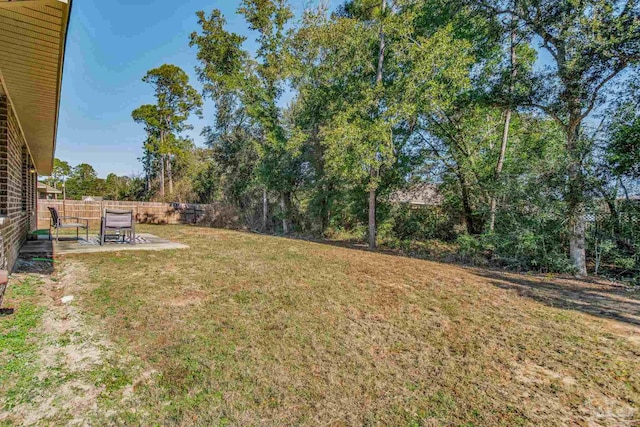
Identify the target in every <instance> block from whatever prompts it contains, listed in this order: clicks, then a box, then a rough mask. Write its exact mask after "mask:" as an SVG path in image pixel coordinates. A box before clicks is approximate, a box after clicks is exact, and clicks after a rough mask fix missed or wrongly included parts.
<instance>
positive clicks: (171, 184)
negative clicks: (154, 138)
mask: <svg viewBox="0 0 640 427" xmlns="http://www.w3.org/2000/svg"><path fill="white" fill-rule="evenodd" d="M167 178H168V179H169V195H170V196H171V195H172V194H173V172H172V171H171V155H170V154H168V155H167Z"/></svg>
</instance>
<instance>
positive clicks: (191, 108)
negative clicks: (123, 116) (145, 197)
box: [134, 64, 202, 200]
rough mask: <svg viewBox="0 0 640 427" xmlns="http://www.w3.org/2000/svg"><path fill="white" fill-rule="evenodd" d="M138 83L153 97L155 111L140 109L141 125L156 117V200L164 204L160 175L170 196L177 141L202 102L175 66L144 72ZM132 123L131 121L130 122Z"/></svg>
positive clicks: (181, 71) (177, 150) (166, 65)
mask: <svg viewBox="0 0 640 427" xmlns="http://www.w3.org/2000/svg"><path fill="white" fill-rule="evenodd" d="M142 81H143V82H145V83H149V84H151V85H153V87H154V90H155V97H156V105H155V107H156V111H155V112H154V111H152V109H150V108H149V107H148V106H143V107H141V108H143V109H144V110H145V111H143V112H142V114H143V116H142V117H144V118H142V120H143V121H145V123H150V122H149V121H147V120H146V119H151V118H152V117H153V116H154V115H157V120H158V125H157V126H158V127H157V134H158V147H157V151H158V153H159V155H160V197H161V198H162V199H163V200H164V197H165V188H164V175H165V171H166V174H167V178H168V181H169V194H172V193H173V171H172V164H173V160H174V157H175V156H176V154H178V153H179V152H180V150H181V144H180V142H181V141H182V139H181V138H179V135H180V133H182V132H183V131H184V130H187V129H191V126H190V125H189V124H187V123H186V122H187V119H188V118H189V116H190V115H191V114H192V113H195V114H196V115H197V116H198V117H201V116H202V98H201V96H200V94H199V93H198V92H197V91H196V90H195V89H194V88H193V87H192V86H191V85H189V76H187V74H186V73H185V72H184V71H183V70H182V69H181V68H180V67H178V66H175V65H171V64H164V65H161V66H160V67H158V68H154V69H152V70H149V71H147V74H146V75H145V76H144V77H143V78H142ZM134 120H135V118H134Z"/></svg>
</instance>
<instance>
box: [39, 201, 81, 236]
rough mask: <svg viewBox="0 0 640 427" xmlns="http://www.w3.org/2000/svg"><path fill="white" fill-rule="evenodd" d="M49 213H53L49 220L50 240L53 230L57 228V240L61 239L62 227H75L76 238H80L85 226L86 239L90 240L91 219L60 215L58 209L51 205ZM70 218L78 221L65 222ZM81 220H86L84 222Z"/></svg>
mask: <svg viewBox="0 0 640 427" xmlns="http://www.w3.org/2000/svg"><path fill="white" fill-rule="evenodd" d="M49 213H51V221H50V222H49V240H51V230H52V229H55V230H56V241H59V240H58V239H59V237H60V229H61V228H62V229H64V228H75V229H76V239H80V229H81V228H83V229H84V230H85V232H86V240H87V241H89V220H88V219H86V218H80V217H77V216H60V215H59V214H58V210H57V209H56V208H53V207H51V206H49ZM69 219H73V220H76V221H77V222H64V221H67V220H69ZM80 221H84V224H83V223H81V222H80Z"/></svg>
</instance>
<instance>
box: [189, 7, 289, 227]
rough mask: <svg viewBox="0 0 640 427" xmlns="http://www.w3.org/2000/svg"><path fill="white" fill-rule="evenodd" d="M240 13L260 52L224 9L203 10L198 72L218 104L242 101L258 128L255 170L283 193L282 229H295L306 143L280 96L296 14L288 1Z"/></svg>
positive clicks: (195, 42) (194, 41) (195, 41)
mask: <svg viewBox="0 0 640 427" xmlns="http://www.w3.org/2000/svg"><path fill="white" fill-rule="evenodd" d="M238 13H240V14H242V15H243V16H244V18H245V20H246V21H247V23H248V25H249V28H250V29H251V30H253V31H255V32H256V33H257V39H256V41H257V44H258V48H257V50H256V53H255V57H251V55H249V53H248V52H246V51H245V50H244V49H243V47H242V43H243V42H244V40H245V38H244V37H242V36H240V35H238V34H235V33H232V32H229V31H227V30H225V28H224V26H225V24H226V21H225V19H224V17H223V16H222V14H221V12H220V11H219V10H213V11H212V12H211V14H210V15H209V17H206V16H205V13H204V12H202V11H200V12H198V13H197V16H198V20H199V24H200V26H201V30H202V32H201V33H195V32H194V33H193V34H192V35H191V45H192V46H197V47H198V54H197V55H198V60H199V61H200V66H199V67H198V69H197V71H198V75H199V78H200V80H201V81H202V83H203V84H204V91H205V94H206V95H208V96H210V97H211V98H212V99H213V100H214V101H215V102H216V106H217V107H218V108H222V109H224V108H225V107H224V105H223V104H225V103H237V105H238V108H241V109H242V110H243V111H244V112H246V116H247V117H248V118H249V119H250V120H251V121H252V122H253V123H255V125H256V126H257V127H258V129H259V131H258V133H259V135H258V137H257V138H256V142H257V144H256V152H257V154H258V159H259V160H258V163H257V164H256V167H255V174H256V177H257V179H258V181H259V182H260V183H261V184H262V185H263V186H264V188H265V194H266V191H267V190H270V191H275V192H277V193H278V194H279V197H280V210H281V219H282V229H283V232H284V233H288V232H289V231H290V230H291V228H292V218H293V217H294V214H293V212H292V208H293V206H292V194H293V192H294V191H295V189H296V187H297V186H298V184H299V176H300V154H301V153H300V146H299V141H298V139H296V138H295V135H291V134H289V133H288V132H287V130H286V126H285V123H284V115H283V111H282V108H281V107H280V106H279V100H280V99H281V96H282V94H283V90H284V84H285V83H286V81H287V79H288V77H289V74H290V70H289V68H288V67H287V62H286V41H287V35H286V31H285V28H286V25H287V23H288V22H289V21H290V20H291V18H292V17H293V14H292V12H291V10H290V9H289V7H288V6H287V4H286V2H285V1H283V0H275V1H271V0H265V1H258V0H244V1H243V2H242V3H241V6H240V8H239V9H238Z"/></svg>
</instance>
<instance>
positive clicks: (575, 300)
mask: <svg viewBox="0 0 640 427" xmlns="http://www.w3.org/2000/svg"><path fill="white" fill-rule="evenodd" d="M257 234H261V235H264V236H270V237H280V238H284V239H294V240H304V241H308V242H313V243H320V244H323V245H329V246H334V247H339V248H345V249H355V250H359V251H364V252H370V253H379V254H384V255H391V256H398V257H402V258H414V259H421V260H427V261H431V262H437V263H445V264H449V265H452V266H457V267H460V268H465V269H467V270H468V271H470V272H471V273H473V274H475V275H477V276H479V277H483V278H485V279H488V280H489V283H490V284H492V285H494V286H497V287H499V288H502V289H508V290H515V291H516V292H517V293H518V295H520V296H522V297H525V298H530V299H533V300H535V301H536V302H539V303H542V304H545V305H547V306H550V307H555V308H561V309H564V310H575V311H580V312H583V313H587V314H590V315H593V316H597V317H601V318H605V319H612V320H617V321H619V322H623V323H627V324H629V325H633V326H640V291H628V290H627V288H625V287H623V286H616V285H608V284H604V283H602V282H601V281H597V280H591V279H576V278H562V277H558V278H556V279H554V280H553V281H550V280H545V279H543V278H538V279H532V278H527V276H524V275H519V274H518V273H515V272H508V273H507V272H501V271H498V270H492V269H482V268H481V267H477V266H471V265H465V264H462V263H458V262H454V261H450V260H441V259H432V258H428V257H416V256H411V255H408V254H403V253H398V252H397V251H394V250H390V249H384V248H383V249H376V250H371V249H369V248H368V246H367V244H366V243H362V242H356V241H336V240H326V239H311V238H301V237H298V236H284V235H273V234H262V233H257Z"/></svg>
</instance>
